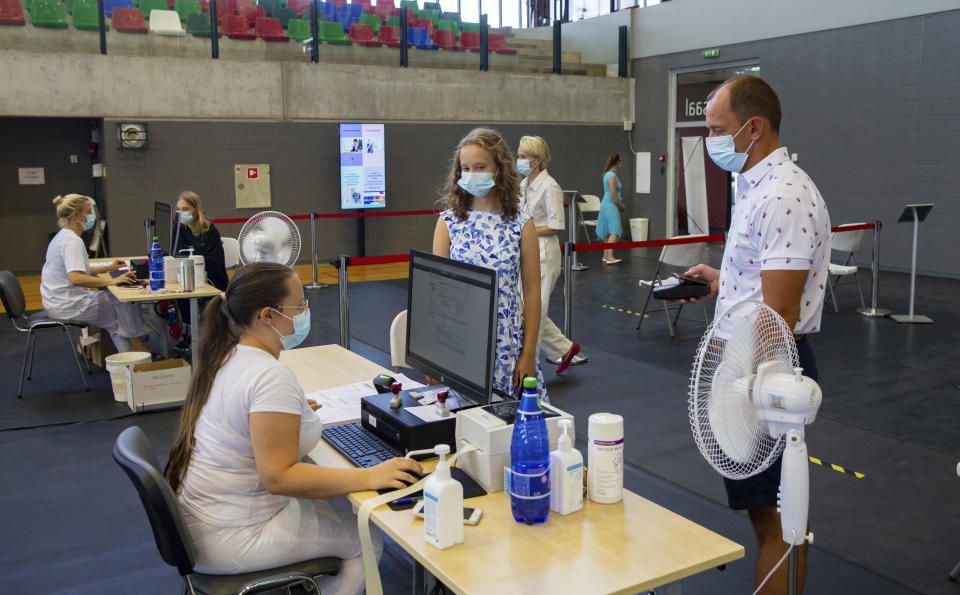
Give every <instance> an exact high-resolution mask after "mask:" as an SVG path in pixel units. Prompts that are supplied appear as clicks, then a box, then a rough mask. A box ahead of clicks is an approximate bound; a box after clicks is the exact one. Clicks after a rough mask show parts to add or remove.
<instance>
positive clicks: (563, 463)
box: [550, 419, 583, 514]
mask: <svg viewBox="0 0 960 595" xmlns="http://www.w3.org/2000/svg"><path fill="white" fill-rule="evenodd" d="M560 430H561V431H562V434H560V441H559V444H558V445H557V450H555V451H553V452H551V453H550V483H552V484H553V485H552V486H551V488H552V489H551V491H550V510H552V511H553V512H557V513H560V514H570V513H571V512H576V511H578V510H580V509H581V508H583V455H581V454H580V452H579V451H576V450H574V449H573V442H572V440H571V439H570V435H569V431H570V420H569V419H561V420H560Z"/></svg>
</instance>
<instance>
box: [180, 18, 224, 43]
mask: <svg viewBox="0 0 960 595" xmlns="http://www.w3.org/2000/svg"><path fill="white" fill-rule="evenodd" d="M187 33H189V34H190V35H193V36H194V37H208V38H209V37H210V15H208V14H207V13H205V12H203V13H200V14H191V15H187ZM217 37H218V38H219V37H223V33H221V32H220V31H217Z"/></svg>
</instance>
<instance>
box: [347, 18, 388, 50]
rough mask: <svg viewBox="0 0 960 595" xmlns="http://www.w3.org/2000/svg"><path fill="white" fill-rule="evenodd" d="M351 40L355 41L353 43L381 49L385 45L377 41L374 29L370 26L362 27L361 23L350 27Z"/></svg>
mask: <svg viewBox="0 0 960 595" xmlns="http://www.w3.org/2000/svg"><path fill="white" fill-rule="evenodd" d="M350 40H351V41H353V43H356V44H359V45H365V46H367V47H380V46H382V45H383V42H382V41H377V38H376V37H374V36H373V27H371V26H370V25H361V24H360V23H354V24H352V25H350Z"/></svg>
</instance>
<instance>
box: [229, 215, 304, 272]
mask: <svg viewBox="0 0 960 595" xmlns="http://www.w3.org/2000/svg"><path fill="white" fill-rule="evenodd" d="M267 220H273V221H278V222H280V223H282V224H283V225H285V226H286V228H287V232H288V239H287V240H285V241H284V242H283V243H282V246H281V247H282V248H285V249H287V250H289V254H288V255H287V256H286V258H284V259H283V260H282V262H280V264H285V265H287V266H289V267H292V266H293V265H294V264H296V262H297V259H298V258H300V247H301V243H300V229H299V228H298V227H297V224H296V223H294V222H293V220H292V219H290V217H287V216H286V215H284V214H283V213H281V212H279V211H262V212H260V213H257V214H256V215H254V216H253V217H250V218H249V219H247V222H246V223H244V224H243V227H242V228H240V234H239V235H238V237H237V241H238V242H239V243H240V262H241V263H242V264H244V265H248V264H250V263H252V262H259V261H260V260H258V259H257V258H250V254H251V253H252V251H251V249H250V248H249V247H247V248H246V249H245V246H247V245H248V243H249V242H250V238H249V237H248V236H251V235H252V234H254V233H257V232H258V231H262V224H263V222H265V221H267ZM261 260H267V261H269V262H277V261H276V260H274V259H269V258H262V259H261Z"/></svg>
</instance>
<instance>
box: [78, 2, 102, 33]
mask: <svg viewBox="0 0 960 595" xmlns="http://www.w3.org/2000/svg"><path fill="white" fill-rule="evenodd" d="M104 16H106V15H104ZM72 18H73V26H74V27H75V28H77V29H82V30H84V31H99V30H100V11H99V9H98V7H97V3H96V2H90V1H89V0H79V1H77V2H74V4H73V15H72ZM104 27H105V28H106V30H107V31H109V30H110V23H108V22H106V19H104Z"/></svg>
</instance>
